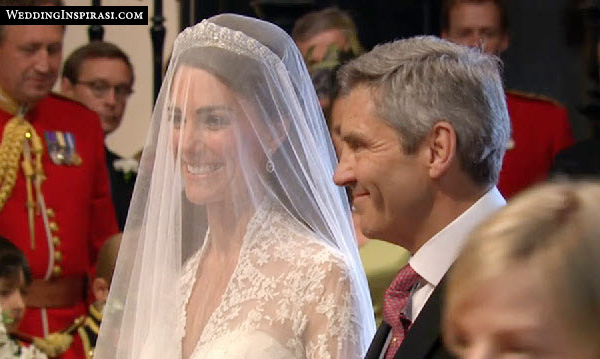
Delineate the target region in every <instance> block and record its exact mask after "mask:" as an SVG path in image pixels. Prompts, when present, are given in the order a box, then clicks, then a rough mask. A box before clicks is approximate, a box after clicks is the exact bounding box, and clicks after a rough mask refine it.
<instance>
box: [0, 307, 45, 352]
mask: <svg viewBox="0 0 600 359" xmlns="http://www.w3.org/2000/svg"><path fill="white" fill-rule="evenodd" d="M0 314H1V315H0V358H2V359H48V357H47V356H46V354H44V353H42V352H41V351H39V349H37V348H36V347H34V346H33V345H30V346H28V347H22V346H20V345H19V344H18V343H17V342H15V341H14V340H12V339H11V338H10V337H9V336H8V333H7V332H6V327H5V326H4V323H5V321H6V320H7V319H9V317H8V316H6V315H5V314H4V312H3V311H2V306H0Z"/></svg>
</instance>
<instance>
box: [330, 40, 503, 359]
mask: <svg viewBox="0 0 600 359" xmlns="http://www.w3.org/2000/svg"><path fill="white" fill-rule="evenodd" d="M339 80H340V86H341V89H340V91H341V92H340V96H339V97H338V99H337V100H336V101H335V102H334V104H333V111H332V124H333V127H332V128H333V132H334V139H335V140H336V144H337V148H338V150H339V151H340V163H339V166H338V168H337V169H336V171H335V174H334V181H335V183H336V184H338V185H339V186H346V187H348V188H349V189H350V191H351V192H352V199H353V207H354V210H355V213H356V215H357V216H358V217H359V219H360V226H361V230H362V232H363V233H364V234H365V235H366V236H367V237H371V238H379V239H382V240H385V241H387V242H390V243H394V244H397V245H400V246H403V247H405V248H406V249H408V251H409V252H410V253H411V258H410V261H409V264H408V265H407V266H405V267H404V268H402V269H401V270H400V272H399V273H398V275H397V277H396V278H395V279H394V281H393V282H392V284H391V285H390V287H389V288H388V289H387V290H386V293H385V299H384V308H383V318H384V322H383V324H382V325H381V326H380V327H379V329H378V331H377V334H376V335H375V338H374V339H373V342H372V343H371V347H370V348H369V352H368V353H367V356H366V358H368V359H377V358H385V359H391V358H396V359H398V358H403V359H406V358H449V357H451V356H450V354H449V353H447V352H446V351H445V350H444V348H443V346H442V344H441V339H440V338H441V337H440V327H439V321H440V320H439V319H440V318H439V316H440V309H441V306H442V301H443V300H442V299H443V298H441V293H440V292H441V287H442V283H443V278H444V276H445V274H446V272H447V271H448V269H449V267H450V266H451V265H452V262H453V261H454V260H455V258H456V256H457V255H458V253H459V251H460V250H461V247H462V244H463V241H464V239H465V237H466V235H467V233H468V232H469V231H470V230H471V229H472V228H473V227H474V226H475V225H477V224H478V223H479V222H481V221H482V220H483V219H484V218H486V217H487V216H489V215H490V214H492V213H493V212H494V211H496V210H497V209H498V208H500V207H502V206H503V205H504V204H505V201H504V198H503V197H502V195H501V194H500V193H499V192H498V190H497V189H496V182H497V181H498V175H499V172H500V168H501V164H502V157H503V155H504V150H505V145H506V142H507V141H508V138H509V134H510V125H509V119H508V112H507V109H506V101H505V98H504V90H503V88H502V80H501V77H500V72H499V60H498V59H497V58H496V57H494V56H492V55H486V54H483V53H481V52H480V51H478V50H474V49H469V48H466V47H462V46H459V45H455V44H452V43H450V42H447V41H445V40H440V39H438V38H435V37H416V38H411V39H406V40H399V41H395V42H392V43H388V44H384V45H380V46H377V47H375V48H374V49H373V50H372V51H371V52H369V53H367V54H364V55H362V56H361V57H359V58H357V59H355V60H353V61H351V62H350V63H348V64H347V65H345V66H344V67H343V68H342V69H341V70H340V73H339ZM409 329H410V331H409Z"/></svg>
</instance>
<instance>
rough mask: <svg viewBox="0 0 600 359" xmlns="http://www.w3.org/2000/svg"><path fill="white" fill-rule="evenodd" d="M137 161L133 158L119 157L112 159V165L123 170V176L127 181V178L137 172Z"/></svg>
mask: <svg viewBox="0 0 600 359" xmlns="http://www.w3.org/2000/svg"><path fill="white" fill-rule="evenodd" d="M138 166H139V163H138V161H136V160H134V159H133V158H120V159H118V160H115V161H113V167H114V169H115V170H117V171H119V172H123V178H124V179H125V182H129V179H130V178H131V177H133V174H134V173H137V170H138Z"/></svg>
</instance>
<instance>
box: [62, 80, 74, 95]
mask: <svg viewBox="0 0 600 359" xmlns="http://www.w3.org/2000/svg"><path fill="white" fill-rule="evenodd" d="M74 87H75V85H74V84H72V83H71V81H70V80H69V79H68V78H66V77H62V78H61V80H60V92H61V93H62V94H63V95H66V96H69V97H73V95H75V94H74V91H75V89H74Z"/></svg>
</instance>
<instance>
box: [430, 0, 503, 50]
mask: <svg viewBox="0 0 600 359" xmlns="http://www.w3.org/2000/svg"><path fill="white" fill-rule="evenodd" d="M448 20H449V21H448V29H447V30H444V31H442V38H443V39H446V40H449V41H452V42H454V43H457V44H460V45H465V46H471V47H477V46H481V45H483V48H484V50H485V52H486V53H489V54H494V55H499V54H500V53H502V52H503V51H504V50H506V48H507V47H508V35H507V34H506V33H505V32H504V31H503V30H502V27H501V23H500V10H499V9H498V7H497V6H496V4H494V3H493V2H491V1H488V2H483V3H469V2H459V3H457V4H456V5H455V6H454V7H452V9H451V10H450V14H449V19H448Z"/></svg>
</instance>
